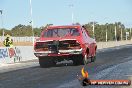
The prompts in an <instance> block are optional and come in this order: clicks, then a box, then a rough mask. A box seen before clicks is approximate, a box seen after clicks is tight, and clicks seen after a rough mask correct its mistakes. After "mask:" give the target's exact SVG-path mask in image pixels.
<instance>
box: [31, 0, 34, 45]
mask: <svg viewBox="0 0 132 88" xmlns="http://www.w3.org/2000/svg"><path fill="white" fill-rule="evenodd" d="M30 16H31V22H30V23H31V28H32V39H33V40H32V42H33V46H34V31H33V16H32V1H31V0H30Z"/></svg>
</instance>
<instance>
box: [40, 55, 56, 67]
mask: <svg viewBox="0 0 132 88" xmlns="http://www.w3.org/2000/svg"><path fill="white" fill-rule="evenodd" d="M39 64H40V67H42V68H45V67H51V66H54V65H55V64H56V63H55V62H54V60H53V59H52V58H51V57H39Z"/></svg>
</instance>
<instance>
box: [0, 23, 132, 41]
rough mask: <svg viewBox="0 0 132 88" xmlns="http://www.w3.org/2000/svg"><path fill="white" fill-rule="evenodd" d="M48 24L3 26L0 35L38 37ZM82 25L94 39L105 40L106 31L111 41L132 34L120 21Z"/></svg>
mask: <svg viewBox="0 0 132 88" xmlns="http://www.w3.org/2000/svg"><path fill="white" fill-rule="evenodd" d="M76 24H79V23H76ZM49 25H52V24H47V25H45V26H42V27H39V28H33V31H32V27H31V26H30V25H22V24H19V25H17V26H15V27H14V28H12V29H11V30H8V29H5V28H3V29H0V36H2V34H3V30H4V34H5V35H6V34H9V35H11V36H15V37H24V36H32V34H33V33H34V36H36V37H39V36H40V34H41V32H42V31H43V30H45V29H46V27H47V26H49ZM93 25H94V26H93ZM84 27H85V28H86V29H87V30H88V32H89V34H90V36H91V37H94V38H95V39H96V41H106V33H107V41H113V40H117V41H119V40H121V39H123V40H125V39H126V32H127V33H129V34H128V39H131V36H132V32H131V28H125V26H124V24H122V23H121V22H115V23H105V24H99V23H97V22H89V23H87V24H84ZM93 27H94V31H93ZM115 28H116V31H115ZM115 32H116V37H115ZM121 32H122V38H121ZM93 33H94V34H93Z"/></svg>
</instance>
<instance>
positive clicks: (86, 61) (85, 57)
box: [81, 54, 88, 65]
mask: <svg viewBox="0 0 132 88" xmlns="http://www.w3.org/2000/svg"><path fill="white" fill-rule="evenodd" d="M81 64H82V65H86V64H88V55H87V54H85V55H84V56H82V63H81Z"/></svg>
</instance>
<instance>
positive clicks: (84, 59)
mask: <svg viewBox="0 0 132 88" xmlns="http://www.w3.org/2000/svg"><path fill="white" fill-rule="evenodd" d="M72 60H73V64H74V65H86V64H87V63H88V56H87V54H86V55H84V56H83V55H77V56H74V57H72Z"/></svg>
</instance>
